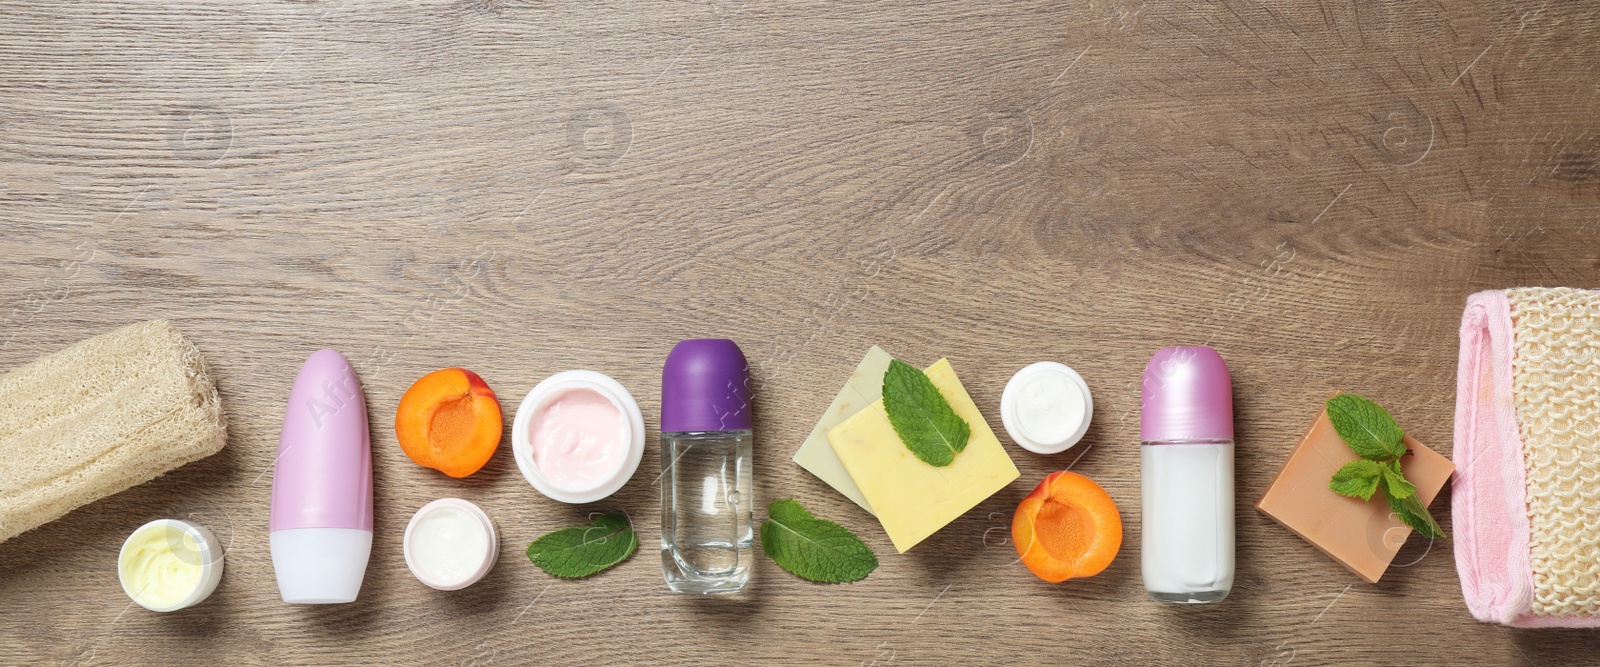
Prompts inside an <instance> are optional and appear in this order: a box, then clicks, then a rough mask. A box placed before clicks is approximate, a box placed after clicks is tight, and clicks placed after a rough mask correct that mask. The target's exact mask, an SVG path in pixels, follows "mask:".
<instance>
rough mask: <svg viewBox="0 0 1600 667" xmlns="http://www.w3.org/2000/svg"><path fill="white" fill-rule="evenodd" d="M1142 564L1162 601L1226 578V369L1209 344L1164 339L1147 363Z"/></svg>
mask: <svg viewBox="0 0 1600 667" xmlns="http://www.w3.org/2000/svg"><path fill="white" fill-rule="evenodd" d="M1139 441H1140V442H1139V467H1140V477H1141V484H1140V497H1141V505H1140V509H1141V519H1140V531H1139V539H1140V553H1139V562H1140V570H1141V572H1142V574H1143V575H1144V589H1145V591H1146V592H1148V593H1149V594H1150V597H1151V598H1154V599H1156V600H1160V601H1162V602H1176V603H1206V602H1220V601H1222V599H1223V598H1226V597H1228V591H1229V590H1230V589H1232V588H1233V565H1234V560H1233V559H1234V548H1233V547H1234V545H1233V379H1232V377H1231V376H1230V375H1229V374H1228V365H1227V364H1226V363H1224V362H1223V361H1222V355H1219V354H1217V351H1216V350H1213V349H1211V348H1209V347H1200V346H1194V347H1168V348H1163V349H1162V350H1160V351H1159V352H1156V355H1155V357H1153V358H1151V359H1150V365H1149V366H1147V367H1146V368H1145V371H1144V391H1143V397H1142V400H1141V402H1140V415H1139Z"/></svg>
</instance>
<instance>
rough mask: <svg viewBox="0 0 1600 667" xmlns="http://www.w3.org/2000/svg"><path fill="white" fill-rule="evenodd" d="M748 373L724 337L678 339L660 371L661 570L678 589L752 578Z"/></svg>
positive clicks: (734, 584)
mask: <svg viewBox="0 0 1600 667" xmlns="http://www.w3.org/2000/svg"><path fill="white" fill-rule="evenodd" d="M749 372H750V368H749V364H747V363H746V362H745V358H744V353H743V352H741V351H740V350H739V346H738V345H735V344H734V342H733V341H731V340H724V339H696V340H685V341H681V342H679V343H678V344H677V345H676V346H674V347H673V348H672V352H670V353H668V354H667V362H666V364H665V366H663V368H662V369H661V569H662V572H663V573H664V574H665V575H666V578H667V587H668V588H670V589H672V590H673V591H676V592H679V593H732V592H736V591H739V590H740V589H743V588H744V586H745V584H746V583H748V582H749V581H750V561H751V559H752V558H753V557H754V556H755V550H754V546H755V539H754V538H755V526H754V518H755V513H754V502H755V498H754V493H753V489H752V488H751V487H752V481H753V476H752V475H751V472H750V459H751V445H752V444H753V440H754V438H753V437H752V434H751V419H750V374H749Z"/></svg>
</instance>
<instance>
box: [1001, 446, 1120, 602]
mask: <svg viewBox="0 0 1600 667" xmlns="http://www.w3.org/2000/svg"><path fill="white" fill-rule="evenodd" d="M1011 541H1012V542H1013V543H1015V544H1016V547H1017V555H1018V556H1021V557H1022V564H1023V565H1026V566H1027V567H1028V570H1029V571H1031V572H1033V573H1034V574H1035V575H1037V576H1038V577H1039V578H1040V579H1043V580H1045V581H1049V582H1052V583H1054V582H1059V581H1066V580H1068V579H1074V578H1077V577H1091V576H1094V575H1096V574H1099V573H1100V572H1101V571H1103V570H1105V569H1106V567H1107V566H1109V565H1111V561H1112V560H1113V559H1115V558H1116V557H1117V550H1118V549H1121V548H1122V515H1120V514H1118V513H1117V504H1116V502H1114V501H1112V500H1111V496H1110V495H1109V494H1107V493H1106V491H1105V489H1102V488H1100V485H1099V484H1095V483H1094V481H1093V480H1090V479H1089V478H1088V477H1084V476H1083V475H1079V474H1078V473H1075V472H1067V471H1065V470H1063V471H1060V472H1054V473H1050V475H1049V476H1047V477H1045V478H1044V481H1042V482H1039V486H1038V487H1036V488H1035V489H1034V490H1033V493H1030V494H1028V496H1027V497H1026V498H1023V499H1022V502H1021V503H1019V504H1018V505H1017V513H1016V515H1015V516H1014V517H1012V519H1011Z"/></svg>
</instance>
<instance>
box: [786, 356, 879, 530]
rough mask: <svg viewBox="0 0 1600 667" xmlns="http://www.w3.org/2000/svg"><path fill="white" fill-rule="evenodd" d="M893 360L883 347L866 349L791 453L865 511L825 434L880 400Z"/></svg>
mask: <svg viewBox="0 0 1600 667" xmlns="http://www.w3.org/2000/svg"><path fill="white" fill-rule="evenodd" d="M891 359H893V357H891V356H889V353H888V352H884V351H883V348H881V347H878V346H876V345H874V346H872V349H870V350H867V356H866V357H864V358H862V360H861V363H860V364H858V365H857V366H856V371H855V372H854V373H851V374H850V380H849V381H848V382H846V383H845V385H844V388H843V389H840V390H839V395H838V396H835V397H834V399H833V404H831V405H829V406H828V411H827V412H824V413H822V419H819V420H817V425H816V427H815V428H813V429H811V435H809V436H807V437H806V441H805V442H804V443H801V444H800V450H799V451H797V452H795V453H794V462H795V463H798V464H800V467H802V468H805V469H806V470H809V471H811V474H813V475H816V476H817V477H818V478H820V479H822V481H824V482H827V483H828V486H831V487H833V488H834V490H835V491H838V492H839V493H842V494H844V495H845V497H846V498H849V499H851V500H854V501H855V503H856V504H857V505H860V506H861V507H862V509H865V510H867V511H868V512H871V511H872V507H870V506H869V505H867V498H866V496H863V495H861V488H860V487H858V486H856V483H855V480H852V479H850V473H849V471H846V470H845V469H844V463H843V462H841V461H839V455H838V454H835V453H833V447H832V446H830V445H829V444H828V431H829V430H832V429H833V427H835V426H838V425H839V424H841V423H843V422H844V420H846V419H849V418H850V416H852V415H854V414H855V413H857V412H860V411H861V409H862V408H865V407H867V406H869V405H872V402H873V401H876V400H878V399H880V398H883V374H884V373H886V372H888V370H889V361H890V360H891Z"/></svg>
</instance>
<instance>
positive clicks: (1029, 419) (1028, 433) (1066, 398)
mask: <svg viewBox="0 0 1600 667" xmlns="http://www.w3.org/2000/svg"><path fill="white" fill-rule="evenodd" d="M1093 415H1094V399H1093V398H1092V397H1091V396H1090V395H1089V385H1088V384H1087V383H1085V382H1084V381H1083V376H1081V375H1078V372H1077V371H1074V370H1072V369H1071V368H1069V367H1067V366H1064V365H1062V364H1058V363H1055V362H1053V361H1041V362H1038V363H1034V364H1030V365H1028V366H1027V367H1025V368H1023V369H1022V370H1020V371H1017V374H1016V375H1013V376H1011V381H1010V382H1007V383H1006V389H1005V391H1004V392H1003V393H1001V394H1000V421H1001V423H1002V424H1004V425H1005V427H1006V434H1007V435H1010V436H1011V439H1012V440H1015V441H1016V442H1017V444H1019V445H1022V448H1023V449H1026V450H1028V451H1030V452H1034V453H1036V454H1059V453H1061V452H1064V451H1066V450H1067V449H1068V448H1070V447H1072V446H1073V445H1075V444H1078V441H1079V440H1081V439H1083V435H1084V434H1085V433H1087V432H1088V431H1089V419H1090V418H1091V417H1092V416H1093Z"/></svg>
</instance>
